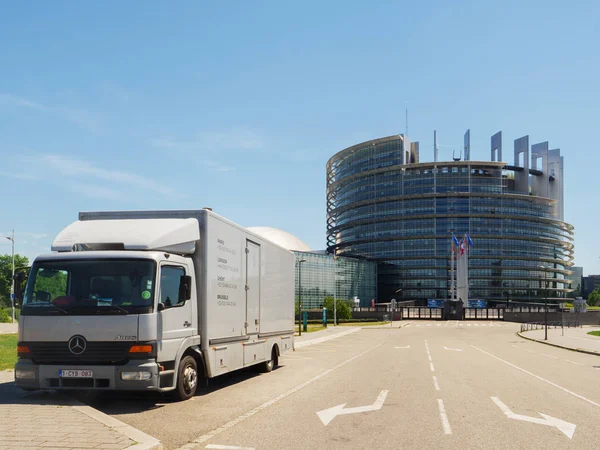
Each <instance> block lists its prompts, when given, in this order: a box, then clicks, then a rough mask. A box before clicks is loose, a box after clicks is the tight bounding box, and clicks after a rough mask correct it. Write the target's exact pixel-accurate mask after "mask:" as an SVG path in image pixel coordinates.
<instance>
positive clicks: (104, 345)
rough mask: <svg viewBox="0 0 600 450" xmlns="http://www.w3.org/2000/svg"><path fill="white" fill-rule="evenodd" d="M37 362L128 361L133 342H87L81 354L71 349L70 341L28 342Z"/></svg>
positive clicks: (32, 356)
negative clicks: (76, 353)
mask: <svg viewBox="0 0 600 450" xmlns="http://www.w3.org/2000/svg"><path fill="white" fill-rule="evenodd" d="M25 345H27V346H28V347H29V349H30V350H31V358H32V359H33V361H34V362H35V363H36V364H84V363H85V364H95V365H109V364H118V363H125V362H127V360H128V359H129V358H128V354H127V352H128V351H129V348H130V347H131V342H90V341H88V342H87V347H86V349H85V351H84V352H83V353H82V354H81V355H74V354H73V353H71V351H70V350H69V344H68V342H27V343H26V344H25Z"/></svg>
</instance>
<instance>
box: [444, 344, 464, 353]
mask: <svg viewBox="0 0 600 450" xmlns="http://www.w3.org/2000/svg"><path fill="white" fill-rule="evenodd" d="M444 348H445V349H446V350H452V351H455V352H462V351H463V349H462V348H448V347H446V346H445V345H444Z"/></svg>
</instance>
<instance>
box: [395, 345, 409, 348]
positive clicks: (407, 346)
mask: <svg viewBox="0 0 600 450" xmlns="http://www.w3.org/2000/svg"><path fill="white" fill-rule="evenodd" d="M394 348H410V345H405V346H404V347H394Z"/></svg>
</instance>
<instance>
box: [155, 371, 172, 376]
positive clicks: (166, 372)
mask: <svg viewBox="0 0 600 450" xmlns="http://www.w3.org/2000/svg"><path fill="white" fill-rule="evenodd" d="M174 373H175V371H174V370H163V371H162V372H159V373H158V375H159V376H161V377H162V376H165V375H173V374H174Z"/></svg>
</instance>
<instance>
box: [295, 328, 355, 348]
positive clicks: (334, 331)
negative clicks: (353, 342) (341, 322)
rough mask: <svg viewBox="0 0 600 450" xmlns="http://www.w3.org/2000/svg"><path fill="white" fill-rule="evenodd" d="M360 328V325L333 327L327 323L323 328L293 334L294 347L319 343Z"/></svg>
mask: <svg viewBox="0 0 600 450" xmlns="http://www.w3.org/2000/svg"><path fill="white" fill-rule="evenodd" d="M360 330H361V328H360V327H341V326H337V327H334V326H333V325H329V326H328V327H327V328H325V329H324V330H319V331H312V332H310V333H307V332H303V333H302V336H297V335H295V336H294V346H295V347H296V348H301V347H305V346H307V345H313V344H319V343H321V342H325V341H329V340H331V339H336V338H339V337H342V336H346V335H348V334H351V333H355V332H357V331H360Z"/></svg>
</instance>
